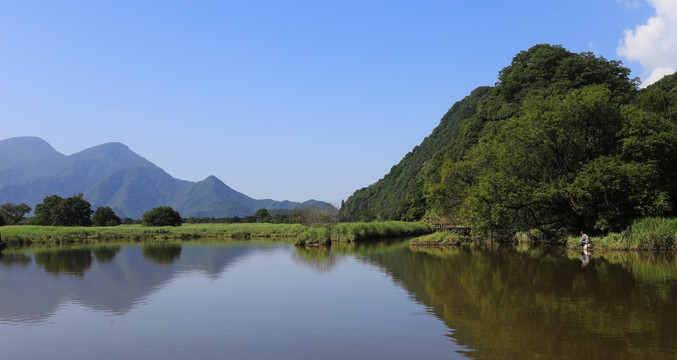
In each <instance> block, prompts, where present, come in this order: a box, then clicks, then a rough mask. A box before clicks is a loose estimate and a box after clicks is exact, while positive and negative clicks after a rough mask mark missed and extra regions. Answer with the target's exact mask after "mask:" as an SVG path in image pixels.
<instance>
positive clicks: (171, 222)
mask: <svg viewBox="0 0 677 360" xmlns="http://www.w3.org/2000/svg"><path fill="white" fill-rule="evenodd" d="M30 211H31V207H30V206H28V205H26V204H25V203H22V204H18V205H17V204H12V203H6V204H3V205H0V226H3V225H23V224H26V225H41V226H116V225H134V224H143V225H147V226H179V225H181V223H189V224H253V223H269V224H304V225H314V224H334V223H337V222H338V215H337V214H336V212H335V209H333V208H332V207H330V206H329V205H327V206H326V207H324V208H322V207H299V208H297V209H294V210H286V209H271V210H270V211H269V210H268V209H265V208H262V209H258V210H257V211H256V213H255V214H254V215H251V216H244V217H239V216H234V217H219V218H215V217H190V218H181V216H180V214H179V213H178V212H177V211H175V210H174V209H172V208H171V207H169V206H158V207H156V208H154V209H151V210H149V211H147V212H146V213H144V214H143V217H142V218H141V219H139V220H137V219H131V218H128V217H126V218H122V219H121V218H119V217H118V216H117V215H116V214H115V211H113V209H111V208H110V207H107V206H100V207H98V208H97V209H96V211H93V210H92V208H91V205H90V203H89V202H88V201H87V200H85V199H84V198H83V195H82V194H81V193H80V194H76V195H73V196H71V197H68V198H62V197H60V196H58V195H50V196H47V197H45V199H44V200H43V202H42V203H40V204H38V205H36V207H35V213H34V215H33V216H32V217H28V218H26V215H27V214H29V213H30Z"/></svg>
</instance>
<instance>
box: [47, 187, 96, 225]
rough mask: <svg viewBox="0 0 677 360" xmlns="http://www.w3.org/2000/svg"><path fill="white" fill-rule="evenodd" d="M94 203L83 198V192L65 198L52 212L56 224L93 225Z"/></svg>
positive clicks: (53, 221) (53, 222)
mask: <svg viewBox="0 0 677 360" xmlns="http://www.w3.org/2000/svg"><path fill="white" fill-rule="evenodd" d="M93 212H94V211H93V210H92V205H91V204H90V203H89V201H87V200H85V199H84V198H83V195H82V193H80V194H77V195H73V196H71V197H68V198H65V199H63V200H62V201H61V202H60V203H59V204H58V205H57V209H56V213H55V214H52V225H54V226H91V225H92V213H93Z"/></svg>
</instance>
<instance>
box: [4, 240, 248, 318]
mask: <svg viewBox="0 0 677 360" xmlns="http://www.w3.org/2000/svg"><path fill="white" fill-rule="evenodd" d="M177 247H178V249H177ZM253 251H256V249H255V248H253V247H251V246H241V245H232V246H220V247H207V246H187V247H184V250H183V251H182V249H181V245H172V246H152V247H146V246H144V247H141V246H100V247H99V246H97V247H95V248H82V247H80V248H57V249H51V250H47V249H39V250H37V251H36V252H35V253H30V252H27V253H5V254H2V257H0V263H2V265H3V267H4V270H2V271H0V304H2V306H0V323H2V322H4V321H9V322H15V321H19V322H29V323H33V322H40V321H44V320H45V319H47V318H48V317H49V316H50V315H52V314H53V313H54V312H55V310H56V309H57V308H59V306H60V305H61V304H63V303H65V302H67V301H76V302H78V303H80V304H82V305H85V306H88V307H91V308H93V309H97V310H103V311H108V312H111V313H113V314H124V313H127V312H128V311H129V310H131V309H132V308H134V307H135V306H136V305H137V304H139V303H142V302H143V301H144V300H145V299H146V298H147V297H148V296H150V295H151V294H153V293H154V292H155V291H157V289H159V288H161V287H162V286H164V285H165V284H167V283H168V282H170V281H171V280H172V279H174V278H176V277H177V276H178V275H180V274H181V273H183V272H187V271H199V272H202V273H204V274H206V275H207V276H217V275H218V274H221V273H222V272H223V271H225V269H227V268H228V267H229V266H231V265H232V264H234V263H236V262H237V261H238V260H239V259H240V258H242V257H245V256H247V255H248V254H249V253H251V252H253ZM93 254H94V255H93ZM33 259H34V260H35V261H34V262H33ZM94 259H96V261H94ZM156 264H160V265H161V266H158V265H156ZM45 274H51V275H57V276H58V278H57V279H55V278H54V277H50V276H45Z"/></svg>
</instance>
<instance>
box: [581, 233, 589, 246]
mask: <svg viewBox="0 0 677 360" xmlns="http://www.w3.org/2000/svg"><path fill="white" fill-rule="evenodd" d="M579 244H581V246H582V247H583V249H587V248H588V246H590V237H589V236H588V234H586V233H585V231H581V241H579Z"/></svg>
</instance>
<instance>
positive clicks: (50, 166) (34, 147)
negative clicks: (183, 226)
mask: <svg viewBox="0 0 677 360" xmlns="http://www.w3.org/2000/svg"><path fill="white" fill-rule="evenodd" d="M77 193H83V194H84V198H85V199H86V200H87V201H89V202H90V203H91V204H92V209H96V208H97V207H98V206H109V207H111V208H112V209H113V210H114V211H115V213H116V214H117V215H118V216H120V217H130V218H133V219H140V218H141V216H142V215H143V214H144V213H145V212H146V211H148V210H150V209H152V208H154V207H157V206H171V207H172V208H174V209H175V210H177V211H178V212H179V213H180V214H181V216H182V217H233V216H247V215H253V214H254V213H255V212H256V210H258V209H261V208H266V209H269V210H270V209H285V210H292V209H295V208H298V207H301V206H303V207H325V206H327V205H329V204H328V203H326V202H322V201H316V200H309V201H306V202H303V203H298V202H291V201H274V200H270V199H264V200H257V199H253V198H250V197H249V196H247V195H244V194H242V193H239V192H237V191H235V190H233V189H232V188H230V187H229V186H228V185H226V184H224V183H223V182H222V181H221V180H219V179H218V178H216V177H214V176H209V177H207V178H206V179H204V180H202V181H198V182H191V181H185V180H179V179H176V178H174V177H172V176H171V175H169V174H167V173H166V172H165V171H164V170H162V169H161V168H159V167H157V166H156V165H154V164H153V163H151V162H150V161H148V160H146V159H144V158H143V157H141V156H139V155H138V154H136V153H134V152H133V151H131V150H130V149H129V148H128V147H127V146H126V145H124V144H121V143H106V144H102V145H98V146H94V147H92V148H89V149H86V150H83V151H81V152H79V153H76V154H73V155H69V156H66V155H63V154H61V153H59V152H58V151H56V150H55V149H54V148H53V147H52V146H51V145H49V144H48V143H47V142H46V141H44V140H42V139H40V138H38V137H15V138H9V139H5V140H2V141H0V204H4V203H8V202H11V203H15V204H19V203H26V204H28V205H29V206H31V208H33V209H35V205H36V204H39V203H41V202H42V200H43V199H44V198H45V197H46V196H49V195H53V194H57V195H59V196H61V197H70V196H73V195H74V194H77Z"/></svg>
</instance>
